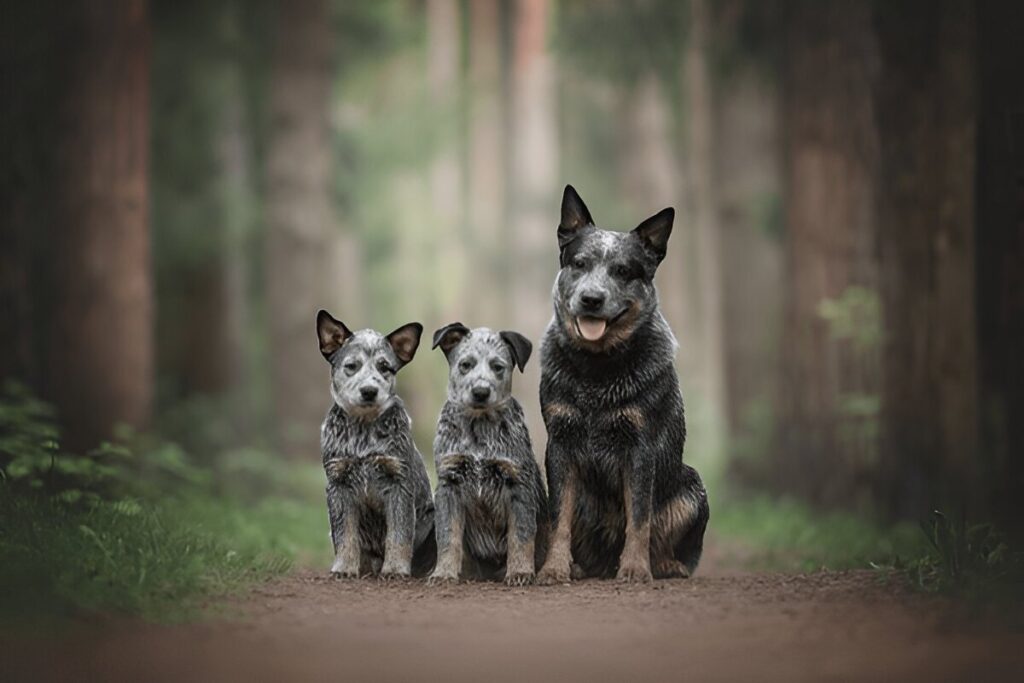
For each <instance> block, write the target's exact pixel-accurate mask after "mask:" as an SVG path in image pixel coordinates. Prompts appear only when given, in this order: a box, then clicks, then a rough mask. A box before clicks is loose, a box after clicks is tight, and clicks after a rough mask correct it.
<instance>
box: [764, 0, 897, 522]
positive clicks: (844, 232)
mask: <svg viewBox="0 0 1024 683" xmlns="http://www.w3.org/2000/svg"><path fill="white" fill-rule="evenodd" d="M785 7H786V16H785V18H784V19H785V20H784V25H785V26H786V35H785V42H784V44H785V48H784V54H783V67H782V83H783V95H782V99H783V104H782V116H783V122H784V124H783V125H784V126H785V133H784V137H785V142H784V144H785V171H784V180H783V182H784V191H783V192H784V202H785V218H786V220H785V231H786V232H785V274H786V280H785V283H784V297H785V304H784V306H785V312H784V320H783V335H782V376H781V379H780V387H779V401H778V404H777V405H778V411H779V415H778V418H779V424H778V442H777V444H776V448H777V454H778V459H777V461H776V463H775V465H774V467H773V473H774V476H776V477H777V478H778V481H779V482H781V483H782V485H784V486H786V487H788V488H791V489H796V490H797V491H798V492H800V493H803V494H805V495H806V496H807V497H809V498H812V499H816V500H818V501H822V502H825V501H828V502H840V501H844V500H845V501H850V500H852V499H853V498H854V497H855V496H856V495H857V494H858V493H859V492H863V491H864V490H865V489H866V488H867V487H868V486H869V482H867V481H865V477H868V476H870V475H871V473H872V468H873V464H874V462H873V461H874V458H875V443H876V442H875V440H874V438H873V433H872V428H873V424H872V420H873V418H874V416H873V415H871V413H872V412H873V411H872V410H871V408H872V405H871V403H872V400H873V397H877V393H878V389H879V387H878V383H879V378H878V361H877V348H876V346H877V345H876V343H875V340H874V339H872V338H871V336H870V335H867V334H866V331H867V330H869V329H871V326H872V325H877V321H873V320H871V318H872V314H873V312H874V311H875V310H876V308H877V305H876V304H877V302H876V301H875V299H874V294H873V293H874V292H875V288H876V283H877V274H876V267H875V261H874V258H873V255H874V249H875V244H874V234H875V222H874V216H875V213H874V210H875V177H876V174H877V173H878V141H877V137H876V133H875V118H874V109H873V99H872V93H873V85H874V81H873V77H874V71H875V69H874V67H875V60H876V59H877V47H876V45H875V40H874V33H873V31H872V26H871V5H870V3H866V2H859V1H857V0H836V1H835V2H819V1H817V0H793V1H792V2H789V3H787V4H786V5H785ZM844 323H848V324H844ZM865 413H868V414H867V415H865Z"/></svg>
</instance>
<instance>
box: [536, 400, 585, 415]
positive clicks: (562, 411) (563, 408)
mask: <svg viewBox="0 0 1024 683" xmlns="http://www.w3.org/2000/svg"><path fill="white" fill-rule="evenodd" d="M544 414H545V415H547V416H548V417H570V418H571V417H576V416H578V415H579V414H580V413H579V411H578V410H576V409H575V408H574V407H572V406H571V405H569V404H568V403H548V404H547V405H546V406H544Z"/></svg>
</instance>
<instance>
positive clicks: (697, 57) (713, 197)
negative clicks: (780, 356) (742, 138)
mask: <svg viewBox="0 0 1024 683" xmlns="http://www.w3.org/2000/svg"><path fill="white" fill-rule="evenodd" d="M689 26H690V34H689V36H688V41H687V47H686V55H685V59H684V62H683V63H684V69H683V78H684V88H685V92H686V94H687V103H688V114H689V116H688V122H689V130H688V135H687V141H688V143H689V144H688V150H687V152H688V157H689V162H690V163H689V171H690V173H689V180H690V191H691V193H692V197H691V202H692V206H693V221H694V228H695V237H696V245H695V246H696V250H697V261H696V267H697V288H698V292H699V300H698V304H699V315H700V321H701V323H700V324H701V337H702V338H701V344H700V347H701V378H700V379H701V382H700V386H701V393H702V395H701V397H700V398H701V400H702V401H703V403H704V405H705V410H706V413H705V414H706V415H707V418H708V419H707V421H706V423H705V424H706V425H707V437H706V439H704V441H703V443H702V444H701V446H702V448H704V449H707V451H708V452H709V453H712V454H716V455H717V454H719V453H721V447H722V438H723V437H724V428H725V415H726V384H725V343H724V342H725V340H724V337H723V333H724V311H723V308H722V258H721V235H720V234H719V228H720V223H719V217H718V188H717V185H716V183H715V156H714V145H715V127H714V107H715V104H714V94H713V88H712V81H711V66H710V59H711V39H712V35H711V33H712V17H711V7H710V4H709V2H708V1H707V0H690V17H689Z"/></svg>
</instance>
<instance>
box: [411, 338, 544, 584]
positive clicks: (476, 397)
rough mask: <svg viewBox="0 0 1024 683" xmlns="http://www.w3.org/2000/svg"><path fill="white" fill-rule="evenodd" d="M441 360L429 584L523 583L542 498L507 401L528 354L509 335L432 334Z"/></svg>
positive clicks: (533, 556)
mask: <svg viewBox="0 0 1024 683" xmlns="http://www.w3.org/2000/svg"><path fill="white" fill-rule="evenodd" d="M438 346H440V347H441V349H442V351H444V354H445V356H446V357H447V358H448V364H449V366H450V370H449V381H448V400H447V401H446V402H445V404H444V407H443V408H442V409H441V416H440V418H439V419H438V423H437V435H436V436H435V437H434V462H435V463H437V479H438V482H437V491H436V494H435V505H436V506H437V513H436V519H435V523H436V534H437V547H438V560H437V567H436V568H435V569H434V573H433V574H432V575H431V577H430V582H431V583H439V582H455V581H458V579H459V578H460V577H464V578H476V579H501V578H504V580H505V582H506V583H507V584H509V585H523V584H526V583H531V582H532V581H533V578H534V574H535V571H536V567H537V566H539V565H540V564H541V563H542V562H543V561H544V554H545V552H546V549H547V529H548V525H547V514H546V509H547V496H546V494H545V492H544V484H543V482H542V481H541V474H540V468H539V467H538V466H537V462H536V460H534V457H533V446H532V444H531V443H530V434H529V431H528V430H527V428H526V419H525V417H524V415H523V409H522V406H520V405H519V402H518V401H516V399H515V398H513V397H512V370H513V368H514V367H516V366H518V367H519V369H520V371H522V369H523V367H524V366H525V365H526V361H527V359H528V358H529V357H530V351H531V350H532V345H531V344H530V342H529V341H528V340H527V339H526V338H525V337H523V336H522V335H521V334H519V333H517V332H493V331H491V330H489V329H487V328H485V327H479V328H476V329H474V330H469V329H468V328H467V327H465V326H464V325H462V324H461V323H453V324H451V325H448V326H446V327H443V328H441V329H440V330H438V331H437V332H435V333H434V347H435V348H436V347H438Z"/></svg>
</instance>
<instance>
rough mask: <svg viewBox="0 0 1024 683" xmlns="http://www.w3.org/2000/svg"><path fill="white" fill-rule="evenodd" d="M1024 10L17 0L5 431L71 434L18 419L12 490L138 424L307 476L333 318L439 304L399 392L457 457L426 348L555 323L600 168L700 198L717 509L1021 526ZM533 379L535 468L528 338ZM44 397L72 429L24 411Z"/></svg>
mask: <svg viewBox="0 0 1024 683" xmlns="http://www.w3.org/2000/svg"><path fill="white" fill-rule="evenodd" d="M1018 14H1019V11H1018V9H1017V4H1016V3H1014V2H997V1H984V0H979V1H978V2H971V1H968V0H959V1H957V0H886V1H884V2H883V1H881V0H879V1H877V2H872V1H869V0H863V1H859V0H831V1H827V2H826V1H820V0H764V1H760V0H688V1H685V2H684V1H678V0H637V1H635V2H610V1H602V0H593V1H590V2H584V1H582V0H380V1H375V2H343V1H341V0H336V1H331V0H295V1H293V2H273V1H271V0H251V1H242V0H203V1H202V2H200V1H198V0H195V1H183V0H175V1H173V2H172V1H170V0H151V1H150V2H146V1H145V0H111V1H109V2H91V1H88V0H78V1H75V2H60V3H57V2H53V1H52V0H39V1H37V2H33V3H18V4H14V5H8V6H6V7H5V9H4V10H3V15H4V16H3V21H2V28H0V31H2V33H3V39H2V41H0V49H2V52H3V60H2V70H3V80H2V82H3V88H4V98H3V99H4V102H3V105H2V107H3V120H2V122H0V127H2V131H3V153H2V158H3V165H2V169H3V170H2V173H3V175H2V177H0V202H2V206H3V223H2V227H0V239H2V251H0V311H2V316H3V319H2V324H0V376H2V377H3V378H4V379H5V380H17V382H18V384H17V386H16V385H14V384H11V383H8V384H7V390H6V391H7V398H6V399H5V400H6V401H7V402H6V403H5V406H6V410H7V412H6V413H5V414H6V415H7V416H8V418H7V423H6V424H7V428H8V430H15V431H16V430H17V428H19V425H22V426H23V422H24V421H25V420H29V418H27V417H25V415H29V416H32V415H35V416H37V417H38V416H40V415H42V416H44V418H45V419H44V418H39V419H40V420H42V422H44V423H45V424H47V425H49V426H48V427H47V429H45V430H42V431H41V432H40V433H42V434H43V435H44V436H47V438H49V437H50V436H55V435H56V433H57V430H58V429H59V432H60V435H61V436H60V440H59V446H58V445H54V443H52V442H51V441H47V443H48V444H49V445H48V446H47V447H46V448H44V449H42V450H39V451H36V450H32V449H31V448H29V447H28V446H25V442H24V441H17V442H16V445H17V447H13V446H11V443H15V442H14V441H12V440H11V439H8V440H7V441H6V442H4V444H6V445H5V447H4V448H2V449H0V458H2V460H0V464H3V465H4V467H5V468H6V475H5V481H6V482H7V485H8V486H14V485H15V484H17V481H18V480H19V477H21V478H23V479H26V480H28V482H29V484H28V485H29V486H34V487H36V488H39V487H42V488H46V487H49V486H52V485H53V483H52V482H53V478H52V476H51V475H52V473H53V470H54V466H53V462H54V461H55V460H54V458H58V460H60V461H62V462H65V463H68V462H70V463H74V462H75V458H76V457H79V458H82V459H88V458H93V459H96V458H100V459H102V457H103V456H104V453H105V452H107V451H109V449H110V448H112V447H111V446H109V445H108V446H107V447H106V449H107V451H104V449H103V448H101V449H100V450H99V451H96V450H93V449H94V448H95V447H96V446H97V444H100V443H102V442H105V441H107V440H109V439H111V438H112V437H113V436H114V435H118V438H119V439H121V440H125V439H129V436H130V435H129V432H126V431H125V430H124V429H123V428H120V427H118V426H119V425H126V426H128V427H130V428H132V432H131V433H133V434H135V435H136V437H132V438H137V435H139V434H156V435H159V437H160V439H161V440H163V442H168V443H173V444H175V446H176V448H177V449H178V450H177V451H175V452H176V453H178V455H177V456H175V457H176V458H177V459H174V458H172V460H174V461H175V462H177V461H178V460H184V461H187V462H188V463H190V466H192V467H196V468H199V469H201V470H204V471H214V472H222V473H227V474H225V478H226V479H228V480H237V476H238V475H237V474H233V472H237V471H238V470H239V469H241V470H244V469H245V468H246V467H253V466H254V465H253V463H259V464H260V465H261V466H265V468H266V469H267V470H268V471H270V472H272V473H274V474H271V475H269V476H270V477H271V478H275V477H284V476H285V475H286V473H287V472H288V471H290V470H292V469H293V468H298V467H300V465H301V464H310V463H312V464H313V465H315V464H316V463H318V459H319V449H318V426H319V423H320V421H321V419H322V416H323V414H324V412H325V410H326V408H327V406H328V402H329V396H328V392H327V380H328V373H327V366H326V365H325V364H324V362H323V359H322V358H321V357H320V354H319V353H318V351H317V347H316V343H315V339H314V317H315V313H316V310H317V309H318V308H321V307H323V308H327V309H329V310H330V311H331V312H332V313H333V314H334V315H335V316H336V317H338V318H340V319H342V320H344V321H345V322H346V323H347V324H348V325H349V326H350V327H352V328H353V329H356V328H362V327H373V328H376V329H380V330H382V331H385V332H386V331H389V330H391V329H394V328H395V327H397V326H399V325H400V324H403V323H405V322H407V321H410V320H418V321H420V322H422V323H423V324H424V326H425V328H426V335H425V343H424V344H422V345H421V347H420V351H419V355H418V356H417V358H416V360H415V361H414V362H413V363H412V364H411V365H410V366H409V367H408V368H406V369H405V370H403V371H402V373H401V374H400V377H399V383H400V390H401V393H402V395H403V396H404V397H405V399H406V402H407V404H408V405H409V406H410V410H411V413H412V416H413V419H414V427H415V430H416V438H417V441H418V444H419V447H420V449H421V451H422V452H423V453H424V454H425V455H426V456H427V457H428V461H429V454H430V451H431V448H430V443H431V438H432V432H433V426H434V423H435V420H436V416H437V413H438V411H439V409H440V406H441V403H442V401H443V397H444V394H445V386H446V372H447V367H446V364H445V361H444V358H443V356H442V355H441V354H440V353H436V352H431V351H430V349H429V334H430V332H431V331H432V330H434V329H436V328H437V327H440V326H441V325H443V324H446V323H448V322H451V321H454V320H461V321H462V322H464V323H466V324H469V325H471V326H478V325H486V326H489V327H493V328H498V329H516V330H518V331H520V332H522V333H523V334H525V335H526V336H527V337H529V338H530V339H531V340H533V341H534V342H535V343H536V342H538V341H539V339H540V336H541V333H542V331H543V329H544V327H545V325H546V323H547V321H548V320H549V318H550V315H551V304H550V292H551V286H552V282H553V279H554V276H555V273H556V270H557V263H558V260H557V247H556V241H555V227H556V225H557V222H558V201H559V197H560V196H561V191H562V188H563V186H564V185H565V184H566V183H572V184H573V185H574V186H575V187H576V188H577V189H578V190H579V192H580V193H581V195H582V196H583V198H584V200H585V201H587V203H588V204H589V206H590V208H591V210H592V212H593V213H594V215H595V217H596V219H597V222H598V223H599V224H600V225H602V226H603V227H614V228H619V229H631V228H632V227H634V226H635V225H636V224H638V223H639V222H640V221H641V220H642V219H643V218H645V217H647V216H649V215H651V214H653V213H655V212H656V211H658V210H659V209H661V208H663V207H666V206H674V207H676V209H677V219H676V226H675V230H674V233H673V236H672V239H671V241H670V244H669V254H668V258H667V259H666V261H665V262H664V264H663V265H662V266H661V270H660V272H659V275H658V285H659V292H660V297H661V302H662V307H663V309H664V311H665V314H666V316H667V317H668V319H669V322H670V323H671V325H672V328H673V330H674V331H675V334H676V336H677V337H678V339H679V341H680V350H679V356H678V368H679V373H680V378H681V383H682V387H683V392H684V397H685V399H686V401H687V408H688V420H689V428H690V438H689V441H688V443H687V454H686V457H687V459H688V461H689V462H691V463H693V464H695V465H696V466H697V467H698V468H700V469H701V471H702V472H703V473H704V474H705V477H706V478H707V479H708V480H709V482H710V488H711V495H712V499H713V500H715V499H716V498H717V499H718V500H724V497H723V496H724V491H726V490H730V491H746V492H770V493H771V494H772V495H773V496H779V495H782V496H788V497H790V498H792V499H795V500H800V501H803V502H804V503H806V504H809V505H810V506H812V508H816V509H829V510H846V511H850V512H853V513H856V514H857V515H861V516H865V517H871V518H873V519H883V520H899V519H910V520H917V519H920V518H921V517H923V516H925V515H926V514H927V513H928V511H929V510H931V509H932V508H936V507H938V508H941V509H944V510H950V511H964V510H966V511H967V513H968V514H969V515H970V516H971V517H973V518H974V519H983V520H989V519H992V520H996V521H997V522H998V523H999V524H1000V525H1001V526H1002V527H1003V528H1005V529H1007V530H1009V531H1010V532H1011V533H1014V534H1019V533H1020V532H1021V524H1020V522H1021V517H1022V516H1021V515H1020V514H1019V513H1018V512H1017V508H1016V503H1017V498H1016V497H1017V496H1018V495H1021V493H1022V492H1024V457H1022V456H1024V88H1022V87H1021V81H1020V66H1021V65H1022V64H1024V41H1021V40H1020V33H1019V29H1020V27H1021V24H1020V21H1019V17H1018V16H1017V15H1018ZM535 358H536V356H535ZM515 383H516V387H515V391H516V394H517V395H518V396H519V398H520V400H521V401H522V402H523V403H524V405H525V406H526V407H527V410H528V411H529V412H530V415H531V419H532V421H533V424H532V427H533V429H532V433H533V437H534V441H535V446H536V451H537V457H538V459H542V458H543V444H544V430H543V426H542V424H541V423H540V421H539V413H538V406H537V384H538V363H537V362H536V360H533V361H532V362H531V363H530V365H529V367H528V368H527V372H526V375H525V377H523V378H520V377H517V378H516V380H515ZM18 387H20V388H18ZM30 395H34V396H37V397H39V398H40V399H42V400H43V401H45V402H47V403H48V404H52V405H53V406H54V410H55V413H53V415H51V414H50V413H49V412H47V409H45V407H38V406H37V408H38V409H33V410H29V411H28V412H25V411H24V410H22V412H20V413H19V412H17V410H16V408H18V406H22V407H23V406H24V405H25V404H26V402H30V401H32V400H34V399H31V398H29V396H30ZM33 405H36V404H33ZM39 405H42V404H39ZM12 415H13V416H14V417H11V416H12ZM19 415H20V416H21V417H18V416H19ZM46 416H49V417H46ZM32 419H35V418H32ZM19 420H20V422H19ZM12 425H13V426H12ZM22 431H23V432H24V430H22ZM10 433H13V432H9V434H10ZM52 441H56V439H53V440H52ZM115 442H116V441H115ZM18 444H20V445H18ZM18 449H21V450H18ZM26 453H28V455H26ZM40 453H42V455H40ZM71 453H75V454H85V455H81V456H71V455H68V454H71ZM55 454H59V456H57V455H55ZM89 454H92V455H89ZM97 454H98V455H97ZM29 456H31V457H34V458H36V460H31V458H30V457H29ZM165 456H166V453H165ZM19 458H20V460H19ZM26 458H28V459H29V461H31V462H34V463H36V464H35V465H32V464H31V462H30V464H29V465H26V464H25V461H26ZM40 458H41V459H40ZM19 462H20V463H21V466H14V465H16V464H17V463H19ZM224 463H231V467H228V466H226V465H225V464H224ZM179 464H180V463H179ZM47 467H49V470H47ZM74 467H75V466H74V465H65V469H66V470H68V471H69V472H70V471H71V470H73V469H74ZM232 467H234V468H236V469H234V470H232V469H231V468H232ZM62 471H63V470H62ZM40 473H43V474H46V476H43V474H40ZM47 477H50V478H47ZM233 478H234V479H233ZM33 482H34V483H33ZM317 486H319V485H318V484H317ZM724 507H725V506H723V507H722V508H718V510H723V509H724ZM718 510H716V512H717V511H718ZM317 514H319V511H318V512H317ZM714 524H715V523H714V521H713V522H712V530H711V533H712V534H714ZM324 528H326V527H325V526H324Z"/></svg>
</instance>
